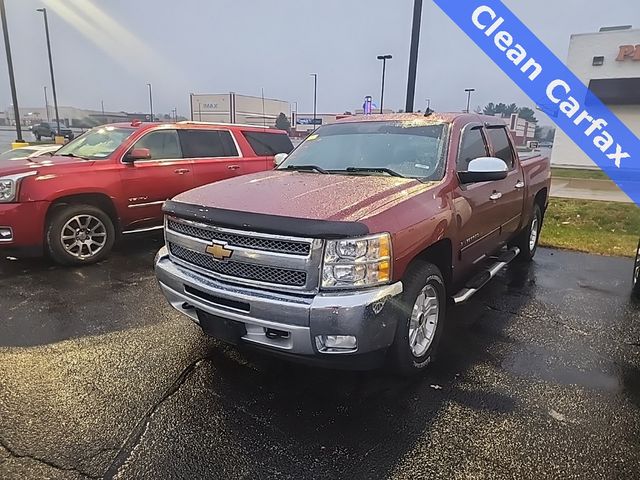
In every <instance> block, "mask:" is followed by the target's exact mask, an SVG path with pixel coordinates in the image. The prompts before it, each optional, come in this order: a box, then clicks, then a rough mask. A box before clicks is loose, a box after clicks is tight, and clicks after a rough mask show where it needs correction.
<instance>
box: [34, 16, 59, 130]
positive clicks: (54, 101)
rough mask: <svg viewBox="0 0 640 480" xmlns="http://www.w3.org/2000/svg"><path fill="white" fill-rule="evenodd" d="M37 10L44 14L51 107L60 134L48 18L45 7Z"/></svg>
mask: <svg viewBox="0 0 640 480" xmlns="http://www.w3.org/2000/svg"><path fill="white" fill-rule="evenodd" d="M37 10H38V12H42V14H43V15H44V32H45V35H46V37H47V52H48V54H49V71H50V72H51V88H52V90H53V109H54V111H55V113H56V128H57V130H56V131H57V133H58V136H60V115H59V114H58V95H57V93H56V77H55V76H54V74H53V58H52V56H51V40H50V38H49V19H48V17H47V9H46V8H38V9H37Z"/></svg>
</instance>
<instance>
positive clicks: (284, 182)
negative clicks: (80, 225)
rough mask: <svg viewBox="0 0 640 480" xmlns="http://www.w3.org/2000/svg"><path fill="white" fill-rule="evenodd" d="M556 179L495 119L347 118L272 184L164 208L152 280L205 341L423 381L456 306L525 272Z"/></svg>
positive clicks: (230, 187) (250, 182)
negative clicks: (499, 277)
mask: <svg viewBox="0 0 640 480" xmlns="http://www.w3.org/2000/svg"><path fill="white" fill-rule="evenodd" d="M282 157H284V156H278V158H277V161H278V162H280V161H282V160H283V158H282ZM550 178H551V174H550V164H549V159H548V158H544V157H542V156H537V157H530V158H528V159H526V160H520V159H519V158H518V155H517V153H516V149H515V148H514V144H513V141H512V139H511V137H510V134H509V132H508V130H507V129H506V128H505V125H504V123H503V122H501V121H500V120H497V119H496V118H494V117H489V116H479V115H474V114H442V115H431V116H428V117H424V116H422V115H413V114H406V115H372V116H368V117H362V116H361V117H355V118H352V119H348V120H344V121H342V122H339V123H335V124H332V125H326V126H323V127H321V128H319V129H318V130H317V131H316V132H315V133H313V134H312V135H310V136H309V137H308V138H307V139H306V140H305V141H304V142H303V143H302V144H301V145H300V146H299V147H298V148H297V149H295V150H294V151H293V153H292V154H291V155H290V156H288V157H287V158H286V159H284V161H282V163H280V165H279V166H278V168H277V170H275V171H273V172H269V173H256V174H253V175H248V176H245V177H242V178H235V179H230V180H226V181H223V182H219V183H216V184H213V185H206V186H203V187H200V188H197V189H195V190H191V191H189V192H186V193H183V194H181V195H178V196H177V197H176V198H174V199H173V200H172V201H169V202H167V203H166V204H165V207H164V212H165V214H166V217H165V218H166V219H165V222H166V223H165V239H166V246H165V247H164V248H162V250H160V252H159V253H158V255H157V257H156V261H155V271H156V275H157V277H158V280H159V283H160V286H161V288H162V291H163V292H164V295H165V296H166V297H167V299H168V300H169V302H170V304H171V305H172V306H173V307H174V308H176V309H177V310H178V311H180V312H182V313H184V314H185V315H187V316H189V317H191V319H192V320H194V321H195V322H198V323H199V324H200V326H201V327H202V329H203V330H204V332H206V333H207V334H210V335H213V336H215V337H218V338H221V339H224V340H226V341H229V342H231V343H241V344H247V345H253V346H256V347H259V348H262V349H263V350H265V351H268V352H271V353H274V354H281V355H284V356H286V357H289V358H294V359H297V360H303V361H308V362H318V363H321V364H328V365H333V366H346V367H348V368H371V367H374V366H376V365H379V364H380V362H381V361H383V360H384V359H385V358H387V357H390V358H391V359H392V360H393V362H394V364H395V366H396V368H397V369H398V370H399V371H400V372H404V373H410V372H413V371H419V370H420V369H422V368H423V367H425V366H427V365H428V364H429V363H430V362H431V360H432V359H433V358H434V354H435V351H436V348H437V345H438V341H439V339H440V336H441V334H442V329H443V323H444V321H445V309H446V306H447V304H448V302H449V301H450V300H451V301H453V302H455V303H462V302H464V301H466V300H467V299H469V298H470V297H471V296H472V295H473V294H474V293H476V292H477V291H478V290H479V289H480V288H481V287H482V286H483V285H484V284H486V283H487V282H488V281H489V280H490V279H491V278H492V277H493V276H495V275H496V273H497V272H498V271H500V270H501V269H502V268H504V267H505V266H506V265H507V264H508V263H509V262H511V261H512V260H514V259H516V258H519V259H521V260H523V261H528V260H531V259H532V258H533V256H534V255H535V253H536V249H537V246H538V238H539V235H540V229H541V226H542V221H543V218H544V212H545V210H546V208H547V203H548V194H549V185H550Z"/></svg>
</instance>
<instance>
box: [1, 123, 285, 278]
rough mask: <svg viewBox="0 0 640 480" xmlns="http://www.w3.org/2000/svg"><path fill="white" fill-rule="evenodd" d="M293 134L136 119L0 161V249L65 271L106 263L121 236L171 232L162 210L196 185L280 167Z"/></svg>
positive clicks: (240, 126)
mask: <svg viewBox="0 0 640 480" xmlns="http://www.w3.org/2000/svg"><path fill="white" fill-rule="evenodd" d="M292 149H293V146H292V144H291V141H290V139H289V137H288V135H287V133H286V132H284V131H281V130H272V129H267V128H261V127H254V126H245V125H225V124H205V123H195V122H180V123H177V124H155V123H140V122H134V123H131V124H111V125H105V126H101V127H97V128H94V129H92V130H90V131H88V132H87V133H85V134H84V135H82V136H80V137H78V138H77V139H76V140H74V141H72V142H70V143H69V144H67V145H65V146H64V147H62V148H61V149H60V150H58V151H57V152H56V154H55V155H54V156H52V157H40V158H28V159H24V158H22V159H16V160H6V161H0V251H2V253H4V254H6V255H7V254H12V255H19V256H24V255H39V254H42V253H43V251H46V253H48V254H49V255H50V256H51V258H53V260H55V261H56V262H58V263H61V264H67V265H73V264H86V263H93V262H97V261H99V260H101V259H103V258H105V257H106V256H107V255H108V254H109V251H110V250H111V248H112V247H113V244H114V242H115V241H116V239H117V237H118V236H119V235H120V234H122V233H131V232H139V231H146V230H152V229H156V228H162V212H161V207H162V203H163V202H164V201H165V200H167V199H169V198H172V197H173V196H175V195H177V194H178V193H181V192H184V191H186V190H190V189H192V188H194V187H197V186H200V185H204V184H207V183H211V182H215V181H218V180H222V179H225V178H230V177H236V176H239V175H244V174H247V173H254V172H260V171H264V170H270V169H272V168H273V162H274V156H275V155H276V154H278V153H289V152H290V151H291V150H292Z"/></svg>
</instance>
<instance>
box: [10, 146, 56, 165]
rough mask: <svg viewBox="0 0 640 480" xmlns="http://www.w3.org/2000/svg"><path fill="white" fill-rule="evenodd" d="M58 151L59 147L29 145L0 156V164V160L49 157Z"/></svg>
mask: <svg viewBox="0 0 640 480" xmlns="http://www.w3.org/2000/svg"><path fill="white" fill-rule="evenodd" d="M59 149H60V145H29V146H28V147H20V148H14V149H13V150H7V151H6V152H4V153H2V154H0V162H1V161H2V160H24V159H25V158H37V157H42V156H51V155H53V154H54V153H55V152H56V151H57V150H59Z"/></svg>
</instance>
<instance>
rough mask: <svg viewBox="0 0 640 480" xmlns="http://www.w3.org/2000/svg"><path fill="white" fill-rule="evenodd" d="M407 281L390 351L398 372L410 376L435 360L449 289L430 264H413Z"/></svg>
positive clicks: (437, 270) (438, 272) (440, 275)
mask: <svg viewBox="0 0 640 480" xmlns="http://www.w3.org/2000/svg"><path fill="white" fill-rule="evenodd" d="M405 278H406V281H405V291H404V292H403V293H402V301H401V304H400V306H401V308H400V313H399V318H398V324H397V327H396V336H395V340H394V343H393V345H392V347H391V349H392V355H393V360H394V365H395V369H396V371H397V372H398V373H401V374H403V375H410V374H414V373H417V372H419V371H421V370H422V369H423V368H425V367H426V366H427V365H429V364H430V363H431V362H432V361H433V360H434V359H435V352H436V349H437V347H438V343H439V341H440V336H441V335H442V329H443V327H444V326H443V324H444V318H445V307H446V289H445V286H444V280H443V278H442V273H441V272H440V270H439V269H438V267H436V266H435V265H432V264H430V263H416V264H414V265H413V266H412V267H410V268H409V271H408V272H407V275H406V277H405Z"/></svg>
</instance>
